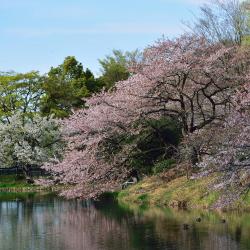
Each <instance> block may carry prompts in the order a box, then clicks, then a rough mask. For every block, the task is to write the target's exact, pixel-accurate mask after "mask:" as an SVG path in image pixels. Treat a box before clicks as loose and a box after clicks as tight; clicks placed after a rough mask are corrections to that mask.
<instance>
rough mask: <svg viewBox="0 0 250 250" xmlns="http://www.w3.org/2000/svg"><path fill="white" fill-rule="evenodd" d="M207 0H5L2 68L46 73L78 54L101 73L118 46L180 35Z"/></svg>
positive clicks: (0, 5) (1, 2) (0, 8)
mask: <svg viewBox="0 0 250 250" xmlns="http://www.w3.org/2000/svg"><path fill="white" fill-rule="evenodd" d="M202 2H203V0H0V12H1V16H0V32H1V39H0V52H1V53H0V71H7V70H15V71H17V72H27V71H31V70H39V71H40V72H42V73H44V72H47V71H48V70H49V68H50V67H51V66H57V65H58V64H60V63H62V61H63V59H64V58H65V57H66V56H69V55H74V56H76V58H77V59H78V60H79V61H81V62H82V63H83V65H84V67H85V68H86V67H88V68H90V69H91V70H92V71H93V72H94V73H95V74H98V72H99V64H98V58H103V57H104V56H105V55H107V54H110V53H111V51H112V49H122V50H124V51H125V50H134V49H136V48H139V49H143V48H144V47H146V46H147V45H149V44H152V43H153V42H154V41H155V40H157V39H158V38H160V37H161V36H162V35H163V34H164V35H165V36H167V37H174V36H177V35H178V34H180V33H181V32H182V31H183V29H184V26H183V25H182V24H181V21H182V20H190V19H191V18H192V12H193V13H197V10H198V6H199V5H200V4H201V3H202Z"/></svg>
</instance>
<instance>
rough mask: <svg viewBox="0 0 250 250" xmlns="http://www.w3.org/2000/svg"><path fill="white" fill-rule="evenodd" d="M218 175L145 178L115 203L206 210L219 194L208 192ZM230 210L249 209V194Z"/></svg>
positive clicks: (219, 192) (124, 192) (122, 192)
mask: <svg viewBox="0 0 250 250" xmlns="http://www.w3.org/2000/svg"><path fill="white" fill-rule="evenodd" d="M216 178H217V175H211V176H209V177H205V178H202V179H199V180H187V179H186V178H185V177H180V178H176V179H174V180H172V181H170V182H166V181H164V180H163V179H162V178H160V177H159V176H152V177H148V178H145V179H144V180H142V181H141V182H139V183H137V184H135V185H133V186H130V187H129V188H127V189H125V190H122V191H121V192H120V193H119V194H118V201H119V202H121V203H123V204H127V205H130V206H139V207H152V206H160V207H178V208H195V209H209V208H211V207H212V206H213V204H215V202H216V201H217V200H218V199H219V198H220V196H221V192H222V191H219V190H218V191H210V190H209V186H211V185H213V183H214V182H215V180H216ZM230 209H238V210H250V191H249V192H247V193H246V194H244V195H243V196H241V197H240V199H239V200H237V201H235V203H234V204H232V206H231V207H230Z"/></svg>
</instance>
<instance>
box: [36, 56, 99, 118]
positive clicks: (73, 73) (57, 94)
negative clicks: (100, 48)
mask: <svg viewBox="0 0 250 250" xmlns="http://www.w3.org/2000/svg"><path fill="white" fill-rule="evenodd" d="M42 88H43V90H44V92H45V94H44V95H43V97H42V101H41V111H42V113H43V114H44V115H51V114H53V115H54V116H55V117H59V118H63V117H67V116H68V115H69V114H71V112H72V109H76V108H80V107H84V105H85V101H84V100H83V98H84V97H88V96H89V95H90V94H91V93H94V92H97V91H99V90H100V89H101V88H102V84H101V82H100V81H98V80H96V79H95V78H94V75H93V74H92V72H91V71H90V70H89V69H86V71H84V70H83V66H82V64H81V63H79V62H78V61H77V60H76V59H75V57H73V56H68V57H66V58H65V60H64V62H63V63H62V64H61V65H59V66H58V67H55V68H53V67H52V68H51V69H50V71H49V73H48V75H47V77H46V78H45V80H44V82H43V85H42Z"/></svg>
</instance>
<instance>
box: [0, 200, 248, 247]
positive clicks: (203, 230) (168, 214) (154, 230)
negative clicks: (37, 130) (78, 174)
mask: <svg viewBox="0 0 250 250" xmlns="http://www.w3.org/2000/svg"><path fill="white" fill-rule="evenodd" d="M195 216H196V214H193V213H188V212H175V211H171V210H165V211H163V210H159V209H158V210H157V209H155V210H146V211H139V210H138V211H137V212H132V211H131V210H128V209H125V208H123V207H122V206H118V204H116V203H115V202H113V201H112V200H111V199H106V200H105V201H102V202H95V203H93V202H83V201H77V200H71V201H67V200H64V199H62V198H57V197H54V196H46V197H45V196H35V197H27V198H25V199H23V200H15V199H14V200H11V201H1V202H0V250H9V249H10V250H14V249H15V250H52V249H53V250H59V249H60V250H85V249H86V250H106V249H108V250H125V249H126V250H127V249H129V250H130V249H131V250H133V249H168V250H174V249H185V250H191V249H192V250H195V249H197V250H198V249H199V250H201V249H202V250H216V249H223V250H224V249H230V250H231V249H232V250H234V249H237V250H238V249H240V250H241V249H249V246H250V245H249V244H250V240H249V239H248V238H249V237H248V236H249V235H250V234H249V233H250V229H249V228H250V225H248V226H247V225H245V224H242V221H239V220H238V219H236V217H235V216H233V215H229V217H228V218H227V221H229V222H230V223H231V224H230V225H229V222H228V223H226V224H222V223H220V222H219V221H220V219H219V217H220V215H219V214H212V213H208V212H207V213H200V214H199V216H201V217H202V221H201V222H200V223H198V222H196V221H195V220H194V218H196V217H195ZM230 216H231V217H230ZM245 216H248V215H245ZM247 218H248V217H244V218H243V220H244V221H246V220H247ZM248 219H250V218H248ZM248 221H249V220H248ZM183 222H187V223H189V226H190V227H189V229H188V230H183Z"/></svg>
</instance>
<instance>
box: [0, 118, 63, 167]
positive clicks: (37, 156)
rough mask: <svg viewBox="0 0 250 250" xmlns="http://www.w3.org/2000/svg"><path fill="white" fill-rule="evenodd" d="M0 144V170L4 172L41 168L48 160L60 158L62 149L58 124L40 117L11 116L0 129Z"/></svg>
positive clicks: (53, 120)
mask: <svg viewBox="0 0 250 250" xmlns="http://www.w3.org/2000/svg"><path fill="white" fill-rule="evenodd" d="M0 141H1V148H0V166H1V167H6V168H7V167H16V166H18V167H20V168H24V169H25V168H29V167H30V166H41V165H42V164H43V163H45V162H46V161H48V159H49V158H55V157H56V158H60V157H61V154H62V149H63V142H62V138H61V132H60V130H59V124H58V122H57V121H56V120H55V119H53V118H46V117H40V116H39V115H34V117H33V118H32V119H27V118H25V117H23V116H22V114H21V113H17V114H15V115H13V116H12V117H10V118H9V123H2V124H1V125H0Z"/></svg>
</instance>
